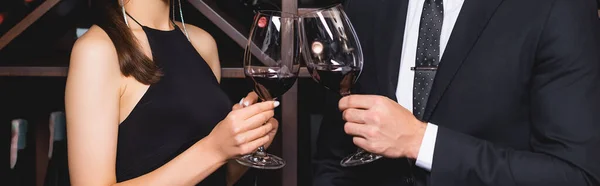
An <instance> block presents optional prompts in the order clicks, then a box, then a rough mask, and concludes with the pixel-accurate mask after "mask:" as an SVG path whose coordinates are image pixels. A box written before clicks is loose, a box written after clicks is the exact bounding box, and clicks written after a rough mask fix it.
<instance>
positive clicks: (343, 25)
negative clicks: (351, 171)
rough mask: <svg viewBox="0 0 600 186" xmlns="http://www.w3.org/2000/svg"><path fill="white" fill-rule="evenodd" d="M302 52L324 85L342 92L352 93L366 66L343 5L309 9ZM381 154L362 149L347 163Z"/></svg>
mask: <svg viewBox="0 0 600 186" xmlns="http://www.w3.org/2000/svg"><path fill="white" fill-rule="evenodd" d="M299 27H300V35H301V39H302V43H303V45H302V56H303V57H304V61H305V62H306V66H307V68H308V71H309V73H310V74H311V76H312V77H313V80H315V81H316V82H317V83H319V84H320V85H322V86H324V87H325V88H327V89H329V90H332V91H335V92H337V93H339V94H340V95H341V96H347V95H350V94H351V89H352V86H353V85H354V83H355V82H356V81H357V79H358V77H359V76H360V73H361V72H362V67H363V54H362V49H361V46H360V42H359V40H358V38H357V36H356V32H355V31H354V28H353V27H352V24H351V23H350V20H349V19H348V17H347V16H346V13H345V12H344V10H343V7H342V5H340V4H338V5H334V6H332V7H329V8H324V9H319V10H315V11H312V12H308V13H305V14H303V15H302V16H301V19H300V24H299ZM379 158H381V156H379V155H375V154H371V153H369V152H366V151H364V150H363V149H360V148H359V149H358V151H357V152H356V153H354V154H351V155H349V156H348V157H346V158H344V159H343V160H342V161H341V162H340V164H341V165H342V166H344V167H349V166H356V165H362V164H366V163H370V162H373V161H375V160H377V159H379Z"/></svg>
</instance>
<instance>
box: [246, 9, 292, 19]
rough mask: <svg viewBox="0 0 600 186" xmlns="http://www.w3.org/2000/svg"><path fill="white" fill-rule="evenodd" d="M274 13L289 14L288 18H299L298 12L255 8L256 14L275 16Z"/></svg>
mask: <svg viewBox="0 0 600 186" xmlns="http://www.w3.org/2000/svg"><path fill="white" fill-rule="evenodd" d="M276 14H279V16H280V17H282V16H281V15H289V16H290V17H289V18H299V17H300V16H299V15H298V14H295V13H291V12H284V11H279V10H257V11H256V15H263V16H277V15H276Z"/></svg>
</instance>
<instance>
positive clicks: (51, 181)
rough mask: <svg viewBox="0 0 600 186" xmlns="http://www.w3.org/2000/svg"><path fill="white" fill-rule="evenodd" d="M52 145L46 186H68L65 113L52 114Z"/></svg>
mask: <svg viewBox="0 0 600 186" xmlns="http://www.w3.org/2000/svg"><path fill="white" fill-rule="evenodd" d="M49 127H50V144H49V148H48V149H49V150H48V158H49V159H50V161H49V162H48V168H47V169H46V179H45V180H44V185H45V186H68V185H70V182H69V168H68V162H67V142H66V141H67V140H66V119H65V114H64V112H60V111H57V112H52V113H51V114H50V122H49Z"/></svg>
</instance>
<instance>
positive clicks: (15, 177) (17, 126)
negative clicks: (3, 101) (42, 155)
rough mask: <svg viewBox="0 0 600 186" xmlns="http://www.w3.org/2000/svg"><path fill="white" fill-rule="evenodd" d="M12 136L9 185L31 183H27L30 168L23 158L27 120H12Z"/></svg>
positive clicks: (18, 185)
mask: <svg viewBox="0 0 600 186" xmlns="http://www.w3.org/2000/svg"><path fill="white" fill-rule="evenodd" d="M11 124H12V127H11V128H12V131H13V134H12V135H13V136H12V139H11V153H10V173H9V174H10V177H9V179H10V181H9V182H11V183H9V185H14V186H20V185H27V184H28V183H31V182H30V181H27V177H28V173H29V172H28V171H29V170H28V168H29V167H30V166H29V165H30V164H28V163H30V162H27V159H26V158H25V156H24V155H25V149H26V147H27V125H28V124H27V120H24V119H14V120H12V123H11Z"/></svg>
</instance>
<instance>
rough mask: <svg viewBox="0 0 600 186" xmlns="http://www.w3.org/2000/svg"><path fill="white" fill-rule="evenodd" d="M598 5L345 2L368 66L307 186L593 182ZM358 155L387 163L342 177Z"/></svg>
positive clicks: (598, 174)
mask: <svg viewBox="0 0 600 186" xmlns="http://www.w3.org/2000/svg"><path fill="white" fill-rule="evenodd" d="M595 3H596V2H595V1H594V0H443V1H442V0H347V1H346V2H345V4H344V5H345V10H346V12H347V14H348V16H349V18H350V19H351V21H352V24H353V25H354V27H355V29H356V31H357V34H358V36H359V38H360V41H361V44H362V49H363V51H364V62H365V66H364V69H363V74H362V75H361V76H360V79H359V80H358V84H357V86H356V91H355V92H356V93H357V94H355V95H351V96H347V97H344V98H343V99H341V100H339V102H338V99H339V97H337V99H335V98H334V97H332V98H331V99H330V100H331V101H332V103H331V104H330V105H329V109H330V112H328V113H327V114H326V118H325V119H324V122H323V125H322V127H321V129H320V132H319V134H320V136H319V141H318V143H317V144H318V152H317V157H316V159H315V180H314V185H315V186H354V185H356V186H359V185H360V186H363V185H364V186H392V185H393V186H404V185H422V186H424V185H429V186H517V185H519V186H525V185H527V186H555V185H556V186H568V185H573V186H575V185H576V186H592V185H600V22H599V21H598V18H597V15H596V13H597V12H596V4H595ZM413 67H416V68H413ZM407 108H408V109H407ZM340 110H341V111H342V112H343V114H341V113H340ZM413 113H414V114H413ZM357 146H358V147H361V148H364V149H365V150H367V151H369V152H373V153H376V154H379V155H383V156H384V158H382V159H379V160H376V161H374V162H372V163H369V164H364V165H359V166H355V167H341V166H340V164H339V163H340V160H341V159H343V158H344V157H345V156H347V155H349V154H350V153H352V152H354V151H356V148H357ZM407 160H409V161H407Z"/></svg>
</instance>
